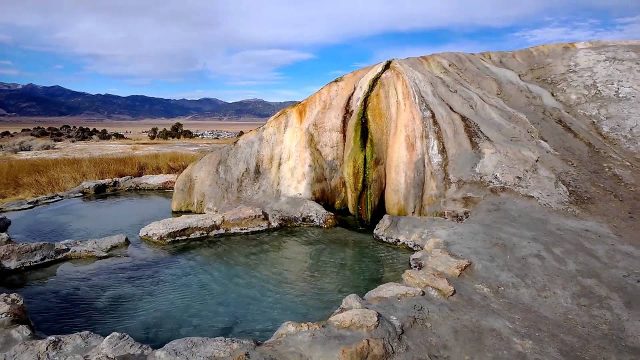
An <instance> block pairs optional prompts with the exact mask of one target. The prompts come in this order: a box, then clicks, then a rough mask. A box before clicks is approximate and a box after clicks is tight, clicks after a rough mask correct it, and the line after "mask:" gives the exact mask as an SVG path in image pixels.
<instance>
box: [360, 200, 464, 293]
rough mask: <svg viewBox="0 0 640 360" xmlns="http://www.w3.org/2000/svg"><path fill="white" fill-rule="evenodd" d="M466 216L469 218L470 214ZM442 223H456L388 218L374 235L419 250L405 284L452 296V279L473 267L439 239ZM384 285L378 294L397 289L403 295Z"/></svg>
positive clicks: (403, 278)
mask: <svg viewBox="0 0 640 360" xmlns="http://www.w3.org/2000/svg"><path fill="white" fill-rule="evenodd" d="M465 214H466V215H465V216H468V213H465ZM453 220H455V219H453ZM442 222H452V221H450V220H445V219H440V218H433V217H418V216H390V215H385V216H384V217H383V218H382V220H380V222H379V223H378V224H377V225H376V228H375V230H374V232H373V235H374V237H375V238H376V239H377V240H380V241H384V242H387V243H391V244H394V245H399V246H406V247H409V248H411V249H413V250H417V251H416V252H415V253H414V254H413V255H411V258H410V260H409V263H410V265H411V269H410V270H406V271H405V272H404V273H403V274H402V281H403V282H404V284H405V285H407V286H409V287H414V288H419V289H425V290H428V289H434V290H437V291H438V292H439V293H440V295H442V296H444V297H449V296H452V295H453V294H454V293H455V288H454V287H453V285H451V283H450V282H449V279H451V278H457V277H458V276H460V274H461V273H462V272H463V271H464V270H465V269H467V268H468V267H469V266H470V265H471V261H469V260H466V259H461V258H458V257H456V256H454V255H452V254H450V253H449V251H448V250H447V248H446V246H445V244H444V241H442V240H441V239H439V238H437V237H435V235H436V234H435V233H434V231H433V230H432V229H433V228H434V226H433V225H434V224H435V223H442ZM384 286H386V287H387V288H386V289H380V290H379V289H374V290H377V293H383V291H382V290H389V291H394V290H397V291H399V292H400V293H401V290H400V289H399V288H397V287H396V288H394V286H392V285H388V284H384ZM374 290H372V292H373V295H370V294H367V295H369V297H372V296H374V295H375V294H376V291H374ZM370 293H371V292H370ZM366 298H367V297H366V296H365V299H366Z"/></svg>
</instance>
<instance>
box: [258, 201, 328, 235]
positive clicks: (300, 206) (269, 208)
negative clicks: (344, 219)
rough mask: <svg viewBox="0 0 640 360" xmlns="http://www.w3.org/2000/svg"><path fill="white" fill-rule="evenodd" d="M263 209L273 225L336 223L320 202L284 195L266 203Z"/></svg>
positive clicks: (322, 225) (326, 225) (326, 224)
mask: <svg viewBox="0 0 640 360" xmlns="http://www.w3.org/2000/svg"><path fill="white" fill-rule="evenodd" d="M265 211H266V212H267V214H269V221H271V225H272V226H274V227H290V226H318V227H325V228H327V227H333V226H335V225H336V224H337V220H336V217H335V215H334V214H332V213H330V212H329V211H327V210H325V209H324V208H323V207H322V206H321V205H320V204H318V203H316V202H314V201H310V200H306V199H302V198H292V197H285V198H281V199H280V200H278V201H276V202H274V203H271V204H267V205H266V206H265Z"/></svg>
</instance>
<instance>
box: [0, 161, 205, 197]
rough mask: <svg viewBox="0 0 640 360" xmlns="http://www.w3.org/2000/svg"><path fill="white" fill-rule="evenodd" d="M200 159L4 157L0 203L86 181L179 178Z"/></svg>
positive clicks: (51, 191) (50, 191)
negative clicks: (163, 175)
mask: <svg viewBox="0 0 640 360" xmlns="http://www.w3.org/2000/svg"><path fill="white" fill-rule="evenodd" d="M201 156H202V154H190V153H178V152H162V153H156V154H145V155H129V156H109V157H102V156H98V157H75V158H31V159H17V158H10V157H3V158H0V203H4V202H7V201H11V200H19V199H26V198H32V197H36V196H40V195H46V194H52V193H56V192H60V191H65V190H69V189H72V188H74V187H75V186H78V185H80V183H82V182H83V181H86V180H99V179H109V178H115V177H122V176H142V175H151V174H178V173H180V172H182V170H184V169H185V168H186V167H187V166H189V164H190V163H192V162H194V161H195V160H197V159H199V158H200V157H201Z"/></svg>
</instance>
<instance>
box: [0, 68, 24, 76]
mask: <svg viewBox="0 0 640 360" xmlns="http://www.w3.org/2000/svg"><path fill="white" fill-rule="evenodd" d="M0 75H5V76H17V75H20V70H18V69H16V68H13V67H0Z"/></svg>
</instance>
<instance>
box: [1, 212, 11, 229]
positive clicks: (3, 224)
mask: <svg viewBox="0 0 640 360" xmlns="http://www.w3.org/2000/svg"><path fill="white" fill-rule="evenodd" d="M9 226H11V220H9V219H8V218H7V217H6V216H0V233H6V232H7V230H8V229H9Z"/></svg>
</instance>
